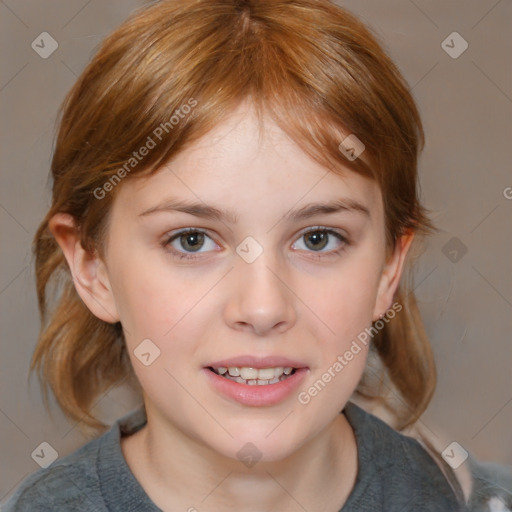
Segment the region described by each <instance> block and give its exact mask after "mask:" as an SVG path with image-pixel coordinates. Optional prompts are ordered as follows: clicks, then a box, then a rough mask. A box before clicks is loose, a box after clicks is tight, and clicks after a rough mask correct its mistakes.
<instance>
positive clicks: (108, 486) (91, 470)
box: [2, 408, 147, 512]
mask: <svg viewBox="0 0 512 512" xmlns="http://www.w3.org/2000/svg"><path fill="white" fill-rule="evenodd" d="M145 422H146V414H145V410H144V409H143V408H142V409H137V410H135V411H132V412H130V413H129V414H127V415H126V416H123V417H122V418H120V419H118V420H117V421H116V422H115V423H114V424H113V425H112V427H111V428H110V430H108V431H107V432H106V433H104V434H103V435H102V436H100V437H98V438H97V439H94V440H92V441H89V442H88V443H86V444H85V445H84V446H82V447H81V448H80V449H78V450H76V451H75V452H73V453H71V454H70V455H67V456H66V457H63V458H62V459H58V460H56V461H55V462H54V463H53V464H52V465H51V466H49V467H48V468H46V469H40V470H38V471H36V472H35V473H33V474H32V475H30V476H29V477H27V478H26V479H25V480H24V481H23V482H22V483H21V485H20V486H19V487H18V488H17V489H16V491H15V493H14V495H13V496H12V498H11V499H10V500H9V501H8V502H7V503H6V504H5V506H4V508H2V511H3V512H25V511H27V512H28V511H30V512H32V511H34V510H37V511H38V512H50V511H51V512H57V511H61V510H80V511H94V512H101V511H107V510H110V509H111V506H112V504H115V506H117V507H118V508H116V510H123V511H124V510H128V508H126V507H125V508H122V506H121V508H119V507H120V505H119V501H120V500H121V499H124V500H125V502H128V503H129V504H130V506H131V508H130V510H142V508H140V507H139V508H137V506H138V503H143V504H144V498H145V496H144V494H143V492H142V491H141V489H139V488H138V487H137V482H136V480H135V478H134V477H133V475H132V474H131V472H130V470H129V468H128V466H127V465H126V462H125V460H124V458H123V454H122V451H121V436H122V435H130V434H131V433H133V432H136V431H137V430H138V429H139V428H141V427H142V426H143V425H144V424H145ZM134 488H135V489H136V490H138V491H139V495H136V494H134V492H135V491H134ZM137 500H138V501H137ZM146 508H147V507H146Z"/></svg>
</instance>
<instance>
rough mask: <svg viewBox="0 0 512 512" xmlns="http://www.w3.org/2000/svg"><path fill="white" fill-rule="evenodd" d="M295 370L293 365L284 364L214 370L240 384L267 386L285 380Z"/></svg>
mask: <svg viewBox="0 0 512 512" xmlns="http://www.w3.org/2000/svg"><path fill="white" fill-rule="evenodd" d="M293 370H294V369H293V368H292V367H288V368H284V367H283V366H278V367H276V368H261V369H258V368H250V367H243V368H240V367H237V366H233V367H230V368H224V367H219V368H217V369H215V370H214V371H215V373H217V374H219V375H223V376H224V377H226V378H228V379H230V380H233V381H235V382H239V383H240V384H249V385H250V386H256V385H258V386H265V385H267V384H276V383H278V382H280V381H281V380H284V379H285V378H287V377H288V376H289V375H290V374H291V373H292V372H293Z"/></svg>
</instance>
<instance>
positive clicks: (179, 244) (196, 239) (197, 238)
mask: <svg viewBox="0 0 512 512" xmlns="http://www.w3.org/2000/svg"><path fill="white" fill-rule="evenodd" d="M208 242H209V243H208ZM163 246H164V247H165V248H167V249H169V251H171V252H172V253H173V256H176V257H177V258H179V259H194V258H197V256H195V255H194V254H193V253H202V252H208V251H211V250H215V248H217V247H218V246H217V244H216V243H215V242H214V241H213V240H212V239H211V238H210V237H209V236H208V235H207V234H206V233H205V232H204V231H201V230H198V229H194V228H187V229H185V230H182V231H179V232H177V233H174V234H172V235H170V236H169V237H168V238H166V240H164V242H163ZM202 249H204V250H202Z"/></svg>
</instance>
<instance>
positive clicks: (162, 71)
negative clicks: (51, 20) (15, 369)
mask: <svg viewBox="0 0 512 512" xmlns="http://www.w3.org/2000/svg"><path fill="white" fill-rule="evenodd" d="M422 143H423V133H422V127H421V122H420V119H419V115H418V111H417V109H416V107H415V104H414V101H413V99H412V97H411V94H410V93H409V90H408V87H407V85H406V84H405V82H404V80H403V78H402V77H401V75H400V73H399V72H398V70H397V68H396V67H395V65H394V64H393V63H392V62H391V61H390V59H389V58H388V57H387V56H386V54H385V53H384V52H383V50H382V49H381V48H380V46H379V45H378V44H377V42H376V41H375V39H374V37H373V36H372V35H371V34H370V33H369V31H368V30H367V29H366V28H365V27H364V26H363V25H362V24H361V23H360V22H359V21H358V20H357V19H355V18H354V17H353V16H351V15H350V14H349V13H347V12H346V11H344V10H342V9H340V8H339V7H337V6H335V5H334V4H331V3H329V2H327V0H325V1H324V0H272V1H256V0H254V1H251V0H245V1H244V0H172V1H171V0H169V1H160V2H153V3H151V4H150V5H148V6H147V7H145V8H144V9H142V10H140V11H139V12H138V13H136V15H134V16H133V17H131V18H130V19H129V20H128V21H126V22H125V23H124V24H123V25H122V26H121V27H120V28H119V29H118V30H117V31H115V32H114V33H113V34H112V35H111V36H110V37H109V38H108V39H107V40H106V41H105V42H104V44H103V45H102V47H101V49H100V50H99V52H98V53H97V55H96V56H95V57H94V59H93V61H92V62H91V64H90V65H89V66H88V67H87V69H86V70H85V71H84V72H83V74H82V75H81V77H80V78H79V80H78V82H77V83H76V84H75V86H74V87H73V89H72V90H71V92H70V93H69V95H68V97H67V99H66V101H65V104H64V107H63V111H62V118H61V122H60V130H59V134H58V138H57V143H56V147H55V153H54V157H53V163H52V175H53V202H52V206H51V208H50V210H49V212H48V214H47V216H46V218H45V219H44V221H43V223H42V224H41V226H40V228H39V230H38V232H37V234H36V238H35V253H36V271H37V290H38V296H39V305H40V308H41V313H42V319H43V322H42V329H41V335H40V339H39V343H38V345H37V348H36V351H35V354H34V359H33V368H34V369H36V370H37V371H38V372H39V373H40V375H41V377H42V379H43V381H44V382H45V383H46V384H48V385H49V386H50V387H51V389H52V391H53V393H54V394H55V396H56V398H57V400H58V402H59V404H60V405H61V407H62V409H63V410H64V411H65V412H66V413H67V414H68V415H69V417H70V418H73V419H74V420H76V421H79V422H80V423H81V424H82V425H88V426H90V427H93V428H96V429H98V430H101V428H102V427H103V425H101V423H100V422H99V420H98V419H97V418H95V417H94V416H93V414H92V412H91V409H92V406H93V404H94V403H95V402H96V401H97V400H98V399H99V398H100V397H101V396H102V395H103V394H104V393H105V392H107V391H108V390H109V389H110V388H111V387H113V386H117V385H121V384H127V383H130V384H132V385H133V386H135V387H139V386H140V391H141V396H142V398H143V406H142V407H141V408H140V409H139V410H136V411H134V412H133V413H131V414H129V415H128V416H126V417H124V418H121V419H120V420H119V421H118V422H117V423H116V424H114V425H113V426H112V427H111V428H110V430H108V431H107V432H106V433H104V434H103V435H101V436H100V437H98V438H97V439H95V440H93V441H91V442H89V443H88V444H86V445H85V446H83V447H82V448H81V449H80V450H78V451H76V452H75V453H73V454H71V455H69V456H67V457H64V458H62V459H58V460H57V461H55V462H54V463H53V464H52V465H51V466H50V467H48V468H47V469H43V470H40V471H38V472H37V473H35V474H34V475H32V476H30V477H29V478H28V479H27V480H26V481H25V482H24V483H23V484H22V485H21V486H20V487H19V488H18V489H17V491H16V493H15V495H14V496H13V498H12V499H11V500H10V502H9V503H8V504H7V506H6V510H9V511H11V510H14V511H25V510H30V511H32V510H38V511H41V510H48V511H50V510H51V511H61V510H66V511H67V510H80V511H106V510H109V511H123V512H126V511H132V510H133V511H146V510H147V511H157V510H163V511H176V510H182V511H189V512H192V511H200V512H204V511H215V512H218V511H221V512H222V511H227V510H233V509H235V510H241V511H254V512H256V511H258V512H259V511H269V510H279V511H285V512H287V511H323V512H335V511H340V510H342V511H343V512H355V511H376V510H385V511H403V512H405V511H413V510H414V511H417V510H425V511H426V510H428V511H456V510H465V505H464V499H463V496H462V492H461V489H460V487H459V485H458V483H457V480H456V479H455V478H454V477H453V473H452V472H451V471H449V470H448V469H447V466H446V465H443V463H442V462H440V461H439V460H437V461H436V460H434V458H433V457H432V456H431V455H429V453H428V452H427V450H426V449H425V448H424V447H423V446H422V444H420V443H419V442H418V441H416V440H413V439H412V438H410V437H406V436H405V435H403V434H401V433H399V432H398V431H397V430H394V429H392V428H390V427H389V426H388V425H386V424H385V423H384V422H382V421H381V420H379V419H377V418H376V417H375V416H373V415H371V414H369V413H367V412H365V411H364V410H363V409H362V408H361V407H359V406H358V405H356V404H355V403H354V401H353V400H352V399H356V398H359V399H360V400H361V401H362V400H363V399H365V400H367V401H368V402H372V401H380V403H382V404H383V405H385V406H386V407H387V408H388V409H389V411H390V412H391V413H392V414H393V416H394V418H395V420H396V421H395V423H396V427H397V429H398V430H401V429H403V428H405V427H407V426H409V425H412V424H413V423H414V422H416V421H417V419H418V418H419V417H420V415H421V414H422V413H423V411H424V410H425V409H426V407H427V405H428V403H429V401H430V399H431V397H432V394H433V392H434V387H435V368H434V362H433V357H432V352H431V349H430V347H429V344H428V340H427V338H426V335H425V331H424V329H423V325H422V321H421V318H420V315H419V312H418V309H417V307H416V303H415V299H414V294H413V292H412V291H411V287H410V285H409V284H408V283H409V279H408V278H409V277H410V268H411V263H412V261H413V260H414V256H415V255H417V254H418V250H417V249H418V248H419V243H420V242H421V239H422V237H423V236H424V235H427V234H428V233H431V232H432V231H433V230H434V227H433V226H432V224H431V223H430V221H429V219H428V217H427V214H426V213H427V212H426V211H425V209H424V208H423V206H422V205H421V204H420V202H419V199H418V183H417V158H418V153H419V151H420V149H421V146H422Z"/></svg>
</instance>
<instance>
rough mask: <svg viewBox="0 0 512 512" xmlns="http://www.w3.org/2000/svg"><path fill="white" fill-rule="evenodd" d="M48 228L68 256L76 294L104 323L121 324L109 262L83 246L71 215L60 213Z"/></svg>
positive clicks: (65, 255) (66, 256)
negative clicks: (112, 286)
mask: <svg viewBox="0 0 512 512" xmlns="http://www.w3.org/2000/svg"><path fill="white" fill-rule="evenodd" d="M48 227H49V229H50V231H51V232H52V234H53V236H54V238H55V240H56V241H57V243H58V244H59V246H60V248H61V249H62V252H63V253H64V257H65V258H66V261H67V263H68V266H69V269H70V271H71V275H72V277H73V283H74V285H75V288H76V291H77V293H78V294H79V295H80V297H81V299H82V300H83V301H84V303H85V305H86V306H87V307H88V308H89V310H90V311H91V312H92V313H93V314H94V315H95V316H96V317H98V318H99V319H100V320H103V321H105V322H108V323H116V322H118V321H119V315H118V312H117V307H116V304H115V300H114V295H113V293H112V288H111V286H110V281H109V278H108V272H107V269H106V267H105V263H104V262H103V260H102V259H101V258H100V257H99V255H98V254H97V253H96V252H95V253H91V252H89V251H86V250H85V249H84V248H83V247H82V244H81V243H80V234H79V232H78V228H77V226H76V223H75V220H74V218H73V217H72V216H71V215H69V214H67V213H57V214H55V215H54V216H53V217H52V218H51V219H50V221H49V223H48Z"/></svg>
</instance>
